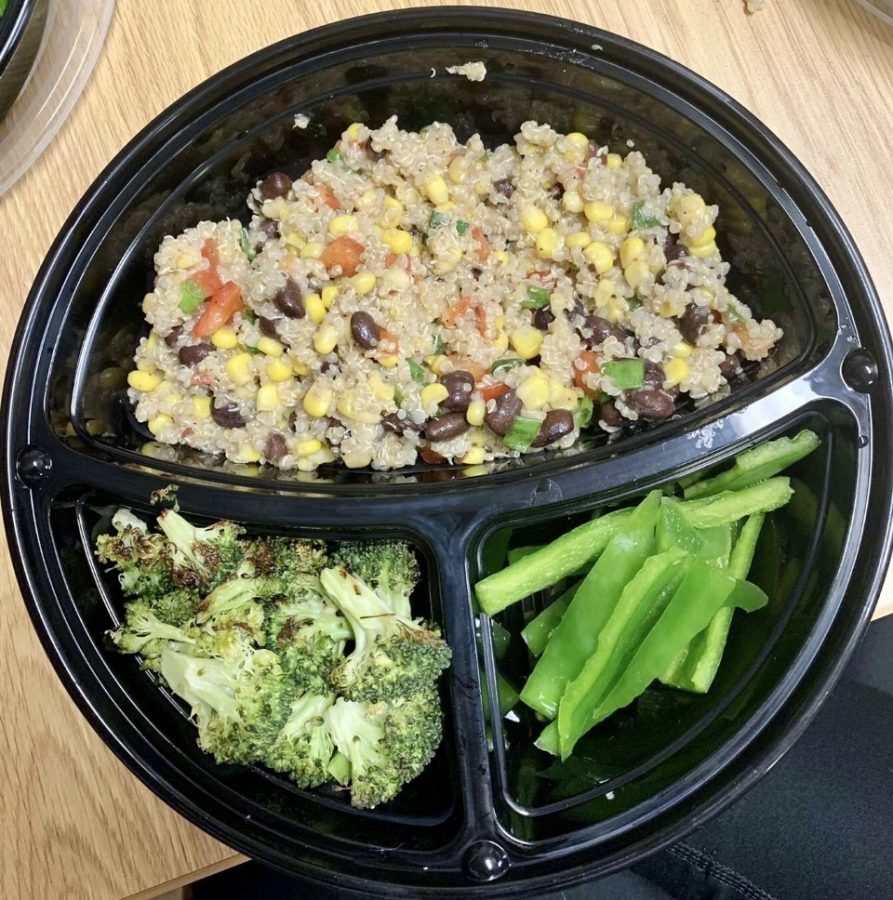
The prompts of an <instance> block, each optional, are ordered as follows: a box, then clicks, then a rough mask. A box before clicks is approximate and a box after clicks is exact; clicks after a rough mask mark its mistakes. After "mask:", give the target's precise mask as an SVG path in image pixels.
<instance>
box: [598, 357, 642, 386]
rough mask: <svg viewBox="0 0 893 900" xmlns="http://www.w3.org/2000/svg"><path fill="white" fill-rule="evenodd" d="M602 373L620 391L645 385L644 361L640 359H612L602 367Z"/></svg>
mask: <svg viewBox="0 0 893 900" xmlns="http://www.w3.org/2000/svg"><path fill="white" fill-rule="evenodd" d="M602 372H603V373H604V374H605V375H607V376H608V378H610V379H611V381H613V382H614V384H616V385H617V387H619V388H620V389H621V390H627V389H630V388H640V387H642V385H643V384H644V383H645V361H644V360H641V359H612V360H611V361H610V362H606V363H605V364H604V365H603V366H602Z"/></svg>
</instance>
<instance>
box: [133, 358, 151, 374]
mask: <svg viewBox="0 0 893 900" xmlns="http://www.w3.org/2000/svg"><path fill="white" fill-rule="evenodd" d="M136 368H137V371H138V372H154V371H155V363H154V362H152V360H151V359H141V360H138V361H137V364H136Z"/></svg>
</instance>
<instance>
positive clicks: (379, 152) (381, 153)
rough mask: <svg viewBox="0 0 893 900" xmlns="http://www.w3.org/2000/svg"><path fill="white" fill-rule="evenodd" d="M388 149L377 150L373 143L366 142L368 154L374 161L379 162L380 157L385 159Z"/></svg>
mask: <svg viewBox="0 0 893 900" xmlns="http://www.w3.org/2000/svg"><path fill="white" fill-rule="evenodd" d="M386 153H387V150H376V149H375V148H374V147H373V146H372V144H366V156H367V157H368V158H369V159H371V160H372V162H378V161H379V160H380V159H384V156H385V154H386Z"/></svg>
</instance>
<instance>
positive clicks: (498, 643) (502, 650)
mask: <svg viewBox="0 0 893 900" xmlns="http://www.w3.org/2000/svg"><path fill="white" fill-rule="evenodd" d="M490 633H491V634H492V643H493V655H494V656H495V657H496V658H497V659H502V657H503V656H505V654H506V651H507V650H508V648H509V644H510V643H511V642H512V633H511V632H510V631H509V630H508V628H506V627H504V626H503V625H500V624H499V622H497V621H496V620H495V619H494V620H493V621H491V622H490Z"/></svg>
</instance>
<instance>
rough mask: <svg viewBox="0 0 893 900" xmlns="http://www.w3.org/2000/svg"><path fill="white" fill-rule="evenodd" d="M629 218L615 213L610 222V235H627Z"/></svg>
mask: <svg viewBox="0 0 893 900" xmlns="http://www.w3.org/2000/svg"><path fill="white" fill-rule="evenodd" d="M629 226H630V221H629V216H626V215H624V214H623V213H615V214H614V215H613V216H611V218H610V219H609V220H608V224H607V229H608V232H609V233H610V234H626V233H627V231H629Z"/></svg>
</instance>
